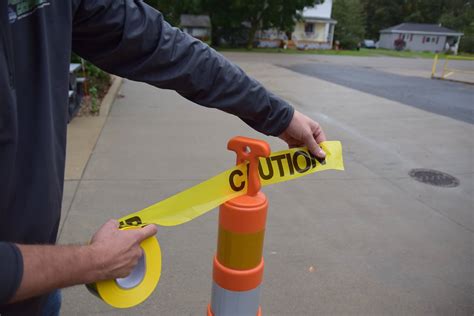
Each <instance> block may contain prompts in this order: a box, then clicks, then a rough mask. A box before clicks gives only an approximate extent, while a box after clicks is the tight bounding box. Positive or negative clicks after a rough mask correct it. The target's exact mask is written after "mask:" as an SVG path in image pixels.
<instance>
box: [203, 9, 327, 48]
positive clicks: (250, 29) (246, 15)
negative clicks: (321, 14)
mask: <svg viewBox="0 0 474 316" xmlns="http://www.w3.org/2000/svg"><path fill="white" fill-rule="evenodd" d="M203 1H204V7H205V8H206V9H207V11H208V12H209V13H210V16H211V21H212V23H213V31H214V35H215V36H219V35H220V34H222V30H226V29H227V31H229V30H230V31H231V32H232V30H239V29H240V30H242V29H245V31H246V33H247V36H246V37H247V47H248V48H251V47H252V46H253V43H254V40H255V34H256V32H257V31H258V30H259V29H268V28H273V27H274V28H277V29H278V30H281V31H292V28H293V27H294V24H295V20H297V19H298V18H300V15H299V12H300V11H301V10H303V8H304V7H306V6H313V5H314V4H315V3H319V1H317V0H259V1H256V0H203ZM216 29H217V30H216ZM213 42H215V41H213Z"/></svg>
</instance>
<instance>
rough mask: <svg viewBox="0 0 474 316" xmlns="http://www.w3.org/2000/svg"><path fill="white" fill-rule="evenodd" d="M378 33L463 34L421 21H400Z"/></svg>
mask: <svg viewBox="0 0 474 316" xmlns="http://www.w3.org/2000/svg"><path fill="white" fill-rule="evenodd" d="M380 33H420V34H443V35H463V33H460V32H457V31H454V30H451V29H448V28H447V27H444V26H441V25H439V24H423V23H402V24H398V25H395V26H392V27H389V28H387V29H383V30H381V31H380Z"/></svg>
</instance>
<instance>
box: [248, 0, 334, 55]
mask: <svg viewBox="0 0 474 316" xmlns="http://www.w3.org/2000/svg"><path fill="white" fill-rule="evenodd" d="M332 2H333V1H332V0H324V2H323V3H321V4H318V5H315V6H314V7H307V8H304V9H303V12H301V17H302V18H301V20H299V21H296V22H295V28H294V31H293V33H292V34H291V35H290V34H288V36H291V38H290V43H289V44H290V45H292V46H293V45H294V46H296V47H297V48H298V49H331V48H332V44H333V38H334V27H335V25H336V23H337V21H336V20H333V19H331V13H332ZM288 36H287V34H285V33H284V32H281V31H278V30H276V29H269V30H261V31H259V32H257V34H256V39H257V46H258V47H279V46H281V42H282V41H287V40H289V38H288Z"/></svg>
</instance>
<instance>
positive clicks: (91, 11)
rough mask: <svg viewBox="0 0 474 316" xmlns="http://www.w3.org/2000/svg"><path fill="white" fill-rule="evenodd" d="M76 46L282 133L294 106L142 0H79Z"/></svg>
mask: <svg viewBox="0 0 474 316" xmlns="http://www.w3.org/2000/svg"><path fill="white" fill-rule="evenodd" d="M74 3H75V7H74V12H73V13H74V21H73V39H72V47H73V51H74V52H76V53H77V54H79V55H80V56H82V57H84V58H85V59H87V60H89V61H91V62H92V63H94V64H96V65H97V66H99V67H101V68H102V69H104V70H106V71H108V72H110V73H114V74H117V75H119V76H122V77H126V78H129V79H132V80H136V81H142V82H147V83H149V84H151V85H154V86H156V87H160V88H164V89H172V90H176V91H177V92H178V93H179V94H181V95H182V96H184V97H185V98H187V99H189V100H191V101H193V102H196V103H198V104H200V105H203V106H206V107H212V108H218V109H220V110H223V111H225V112H228V113H231V114H234V115H237V116H238V117H240V118H241V119H242V120H244V121H245V122H246V123H247V124H249V125H250V126H251V127H253V128H254V129H256V130H258V131H260V132H262V133H265V134H268V135H275V136H276V135H279V134H281V133H282V132H283V131H284V130H285V129H286V127H287V126H288V125H289V123H290V121H291V119H292V117H293V112H294V110H293V108H292V107H291V106H290V105H289V104H288V103H287V102H285V101H284V100H282V99H281V98H279V97H277V96H275V95H274V94H272V93H270V92H269V91H267V90H266V89H265V88H264V87H263V86H262V85H261V84H260V83H258V82H257V81H256V80H253V79H252V78H250V77H249V76H247V75H246V74H245V73H244V72H243V71H242V70H241V69H240V68H239V67H237V66H236V65H234V64H232V63H231V62H229V61H228V60H227V59H226V58H224V57H223V56H222V55H220V54H219V53H217V52H216V51H215V50H213V49H212V48H210V47H209V46H208V45H206V44H204V43H202V42H200V41H198V40H196V39H194V38H193V37H191V36H189V35H187V34H185V33H183V32H181V31H180V30H179V29H177V28H174V27H171V26H170V25H169V24H168V23H167V22H166V21H164V20H163V16H162V15H161V13H160V12H158V11H156V10H155V9H153V8H151V7H149V6H147V5H146V4H145V3H143V2H142V1H139V0H75V2H74Z"/></svg>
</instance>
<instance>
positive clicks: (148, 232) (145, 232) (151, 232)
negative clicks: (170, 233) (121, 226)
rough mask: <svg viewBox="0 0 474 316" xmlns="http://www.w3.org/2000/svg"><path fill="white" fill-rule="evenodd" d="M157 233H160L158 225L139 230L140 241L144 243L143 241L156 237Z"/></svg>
mask: <svg viewBox="0 0 474 316" xmlns="http://www.w3.org/2000/svg"><path fill="white" fill-rule="evenodd" d="M157 231H158V228H157V227H156V225H153V224H151V225H147V226H145V227H143V228H141V229H139V230H138V232H140V236H139V238H138V239H139V241H142V240H145V239H147V238H148V237H152V236H155V235H156V233H157Z"/></svg>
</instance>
